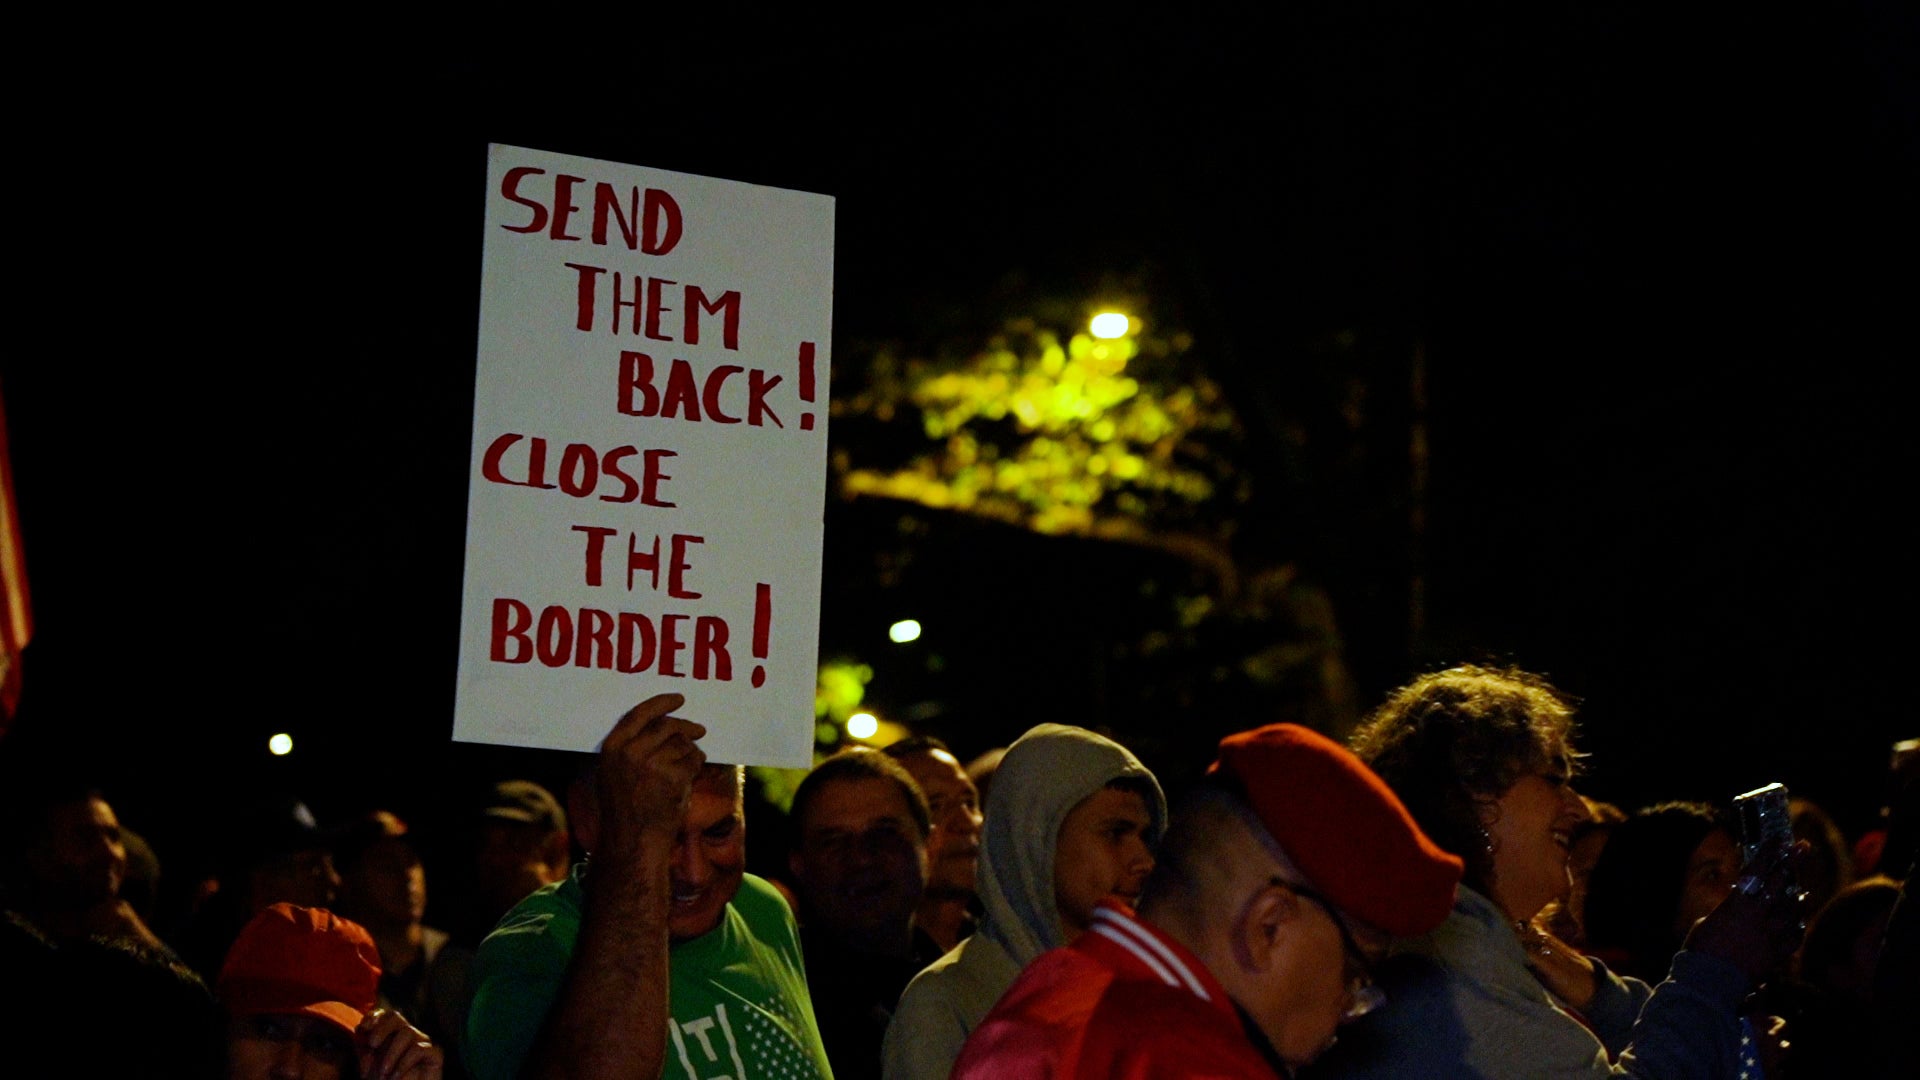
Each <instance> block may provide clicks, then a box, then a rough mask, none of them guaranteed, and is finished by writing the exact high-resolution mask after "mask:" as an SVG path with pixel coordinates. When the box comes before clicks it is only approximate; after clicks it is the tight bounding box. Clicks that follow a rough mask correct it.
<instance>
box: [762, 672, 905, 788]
mask: <svg viewBox="0 0 1920 1080" xmlns="http://www.w3.org/2000/svg"><path fill="white" fill-rule="evenodd" d="M872 681H873V668H872V667H871V666H869V665H867V664H861V663H855V662H853V661H848V660H827V661H823V662H822V663H821V664H820V671H819V675H818V676H817V678H816V680H815V682H814V687H813V717H814V721H815V724H814V736H813V760H814V764H816V765H817V764H819V763H820V760H821V759H822V758H824V757H826V756H827V755H828V754H831V753H833V752H834V751H835V750H836V749H838V748H839V744H840V742H841V733H842V731H843V729H844V725H845V724H846V722H847V717H849V716H852V715H853V713H854V710H856V709H858V708H859V707H860V702H861V701H862V700H863V699H864V698H865V697H866V696H867V684H868V683H869V682H872ZM892 726H894V725H885V727H892ZM883 734H884V732H883ZM896 737H897V736H896ZM885 741H886V742H891V741H893V740H892V739H887V740H885ZM747 771H748V772H749V773H751V774H752V775H753V778H754V779H755V780H757V781H759V783H760V794H761V797H762V798H764V799H765V800H766V801H767V802H769V803H771V804H773V805H774V806H777V807H779V808H780V810H781V812H782V813H785V812H786V811H787V810H788V809H790V808H791V807H792V806H793V793H794V792H795V791H797V790H798V789H799V787H800V781H801V779H802V778H804V777H805V776H806V775H807V771H808V770H806V769H776V768H772V767H771V766H766V765H755V766H753V767H752V768H750V769H748V770H747Z"/></svg>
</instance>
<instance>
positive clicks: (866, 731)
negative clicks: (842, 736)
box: [847, 712, 880, 739]
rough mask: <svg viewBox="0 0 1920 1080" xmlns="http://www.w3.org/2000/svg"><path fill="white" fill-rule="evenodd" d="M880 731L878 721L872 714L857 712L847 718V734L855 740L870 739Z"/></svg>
mask: <svg viewBox="0 0 1920 1080" xmlns="http://www.w3.org/2000/svg"><path fill="white" fill-rule="evenodd" d="M879 730H880V720H879V718H878V717H876V716H874V715H873V714H872V713H866V712H857V713H854V714H853V715H852V716H849V717H847V734H849V735H851V736H853V737H854V738H856V739H871V738H873V736H874V733H875V732H877V731H879Z"/></svg>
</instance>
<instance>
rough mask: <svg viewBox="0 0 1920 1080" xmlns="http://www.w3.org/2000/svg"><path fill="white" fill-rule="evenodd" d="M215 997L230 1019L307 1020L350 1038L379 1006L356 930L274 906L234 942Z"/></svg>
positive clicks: (362, 935)
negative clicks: (264, 1016) (279, 1017)
mask: <svg viewBox="0 0 1920 1080" xmlns="http://www.w3.org/2000/svg"><path fill="white" fill-rule="evenodd" d="M218 991H219V997H220V1001H221V1003H222V1004H224V1005H225V1006H226V1007H227V1011H228V1012H230V1013H232V1014H233V1015H235V1016H254V1015H258V1014H261V1013H272V1014H279V1015H290V1016H314V1017H319V1018H320V1019H322V1020H329V1021H332V1022H333V1023H335V1024H338V1025H339V1026H341V1027H343V1028H345V1029H346V1030H347V1031H348V1032H349V1033H351V1032H352V1031H353V1030H354V1029H355V1028H357V1027H359V1026H360V1020H361V1018H362V1017H364V1016H365V1015H366V1014H367V1013H369V1012H372V1011H373V1008H374V1005H375V1003H376V1002H377V1001H378V1000H379V996H380V951H379V949H377V948H375V947H374V944H373V936H372V935H371V934H368V933H367V931H366V928H364V927H362V926H361V925H360V924H359V923H357V922H353V921H352V920H350V919H343V918H341V917H340V916H338V915H335V914H334V913H333V912H331V911H326V910H324V909H321V908H307V907H299V906H297V905H294V904H274V905H273V906H272V907H269V908H267V909H266V910H264V911H262V912H260V914H258V915H255V916H254V917H253V921H252V922H249V923H248V924H247V925H246V927H245V928H244V929H242V930H241V931H240V936H239V937H238V938H236V939H234V942H233V947H232V948H231V949H228V950H227V960H226V963H225V964H223V965H221V968H220V981H219V986H218Z"/></svg>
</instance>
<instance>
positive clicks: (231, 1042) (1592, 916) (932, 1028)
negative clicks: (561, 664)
mask: <svg viewBox="0 0 1920 1080" xmlns="http://www.w3.org/2000/svg"><path fill="white" fill-rule="evenodd" d="M683 704H684V702H683V700H682V699H681V698H680V697H679V696H678V695H673V694H665V695H659V696H656V697H652V698H649V699H648V700H646V701H644V702H641V703H640V704H639V705H637V706H635V707H634V708H633V709H632V710H631V711H630V712H628V713H627V714H626V715H625V716H623V717H622V718H621V719H620V720H619V721H618V723H617V724H615V725H614V726H613V728H612V729H611V731H610V732H609V733H608V734H607V736H606V738H605V740H604V742H603V743H602V746H601V748H600V751H599V753H598V754H596V755H593V756H591V757H590V758H588V759H586V760H583V762H582V764H581V767H580V769H579V772H578V775H577V776H576V778H575V779H574V781H573V783H571V784H570V785H568V787H567V790H566V791H565V793H564V807H563V805H562V799H560V798H556V797H555V796H554V795H553V794H552V793H550V792H549V791H548V790H547V789H545V788H543V787H541V786H540V785H538V784H534V783H532V782H529V781H524V780H510V781H503V782H501V783H499V784H496V785H494V786H493V787H492V788H491V790H490V793H489V797H488V799H487V800H486V803H485V805H484V806H482V807H481V808H479V810H478V812H477V814H476V815H475V816H474V818H475V820H474V822H473V837H472V843H471V844H470V845H469V846H468V847H467V848H465V849H463V850H464V851H465V852H466V854H467V855H468V856H470V866H468V867H467V869H468V871H469V872H470V877H471V885H470V887H469V888H468V890H467V895H466V896H465V897H464V899H465V900H466V904H465V911H466V915H465V916H464V917H463V919H462V925H456V926H449V927H447V928H446V929H444V930H442V929H438V928H435V927H431V926H428V925H426V924H425V923H424V921H423V920H424V918H425V914H426V899H427V898H426V873H425V868H424V866H423V863H422V860H421V857H420V854H419V851H418V849H417V848H416V846H415V839H416V838H415V837H414V836H412V835H411V833H410V832H409V829H408V826H407V824H406V823H405V822H404V821H402V820H401V819H400V818H398V817H396V816H395V815H394V814H392V813H389V812H385V811H376V812H373V813H370V814H368V815H366V816H365V817H363V818H360V819H358V820H355V821H352V822H348V823H345V824H344V825H342V826H338V827H334V828H322V827H321V826H320V823H318V822H317V821H315V820H313V818H312V816H311V815H310V814H306V813H304V810H303V808H301V807H299V806H298V805H297V804H295V805H293V806H292V807H291V808H290V809H289V811H288V813H286V814H284V815H260V816H258V817H257V818H255V819H252V820H249V821H247V822H245V823H244V829H243V831H244V832H245V834H246V835H244V836H240V837H236V838H235V840H234V842H233V843H232V844H231V845H230V850H231V856H232V857H231V859H230V865H227V866H224V867H222V868H221V870H220V872H219V873H218V875H216V876H215V878H213V879H211V880H210V881H209V882H208V884H207V886H206V888H205V889H204V890H203V893H204V895H201V896H199V897H197V902H196V903H195V904H194V906H193V909H192V911H191V916H190V917H189V918H187V919H185V920H183V921H182V922H181V924H180V925H179V926H177V927H176V926H162V927H159V928H158V929H156V927H155V926H154V925H152V923H153V921H154V919H153V916H152V913H151V909H150V907H148V905H146V904H144V903H143V902H142V900H141V885H140V882H141V880H142V878H143V876H144V877H146V878H147V880H150V879H151V875H150V873H148V874H145V875H143V872H142V866H143V865H144V864H148V863H150V862H151V861H152V858H153V856H152V854H151V852H146V851H143V850H142V847H143V845H141V844H140V843H139V841H138V839H137V838H136V837H134V835H133V834H132V833H130V832H128V831H127V830H125V829H123V827H122V826H121V824H120V822H119V820H118V818H117V817H116V814H115V809H114V807H113V806H112V805H111V803H110V802H109V800H108V798H107V797H106V796H105V795H104V794H103V793H102V792H100V791H98V790H95V789H92V788H88V787H85V786H70V785H62V784H55V783H48V784H42V785H32V784H24V785H16V786H15V788H16V789H15V790H11V791H9V792H7V805H6V808H5V814H6V816H5V820H4V848H3V850H0V854H3V855H4V861H3V862H0V871H4V873H3V875H0V882H3V883H4V889H5V892H4V894H0V898H3V899H4V902H5V908H6V911H7V918H6V920H5V922H4V924H0V925H4V946H3V948H4V957H5V961H4V963H5V966H6V970H7V971H8V972H9V973H11V974H13V975H14V976H15V978H16V979H18V980H19V981H20V985H23V986H27V987H36V988H41V989H42V990H43V992H42V993H39V994H37V995H36V996H35V997H34V999H33V1001H32V1002H30V1003H29V1004H27V1005H26V1006H24V1007H22V1008H17V1009H14V1010H12V1011H13V1013H14V1016H13V1019H14V1020H15V1021H16V1022H18V1023H20V1024H21V1026H22V1027H21V1029H22V1030H23V1031H31V1032H33V1033H34V1035H35V1041H36V1043H38V1044H40V1045H49V1046H57V1047H60V1048H62V1049H61V1054H62V1056H63V1064H62V1065H61V1067H60V1069H59V1071H61V1072H63V1073H72V1074H76V1075H95V1074H101V1075H104V1074H106V1073H108V1072H112V1073H115V1074H122V1075H124V1074H132V1075H156V1076H158V1075H180V1076H219V1075H226V1076H229V1077H233V1078H236V1080H240V1078H245V1080H263V1078H269V1077H272V1078H302V1080H334V1078H342V1077H344V1078H353V1077H359V1078H362V1080H439V1078H441V1077H443V1076H445V1077H463V1078H464V1077H472V1078H474V1080H508V1078H513V1077H593V1078H635V1080H654V1078H657V1077H676V1078H677V1077H685V1078H686V1080H715V1078H718V1077H730V1078H734V1080H748V1078H760V1077H770V1078H782V1080H803V1078H808V1077H818V1078H821V1080H829V1078H831V1077H834V1076H838V1077H840V1078H841V1080H858V1078H861V1077H873V1078H886V1080H932V1078H936V1077H949V1076H951V1077H956V1078H964V1080H976V1078H978V1080H984V1078H989V1077H1003V1076H1008V1077H1088V1078H1091V1077H1130V1078H1134V1077H1137V1078H1146V1077H1163V1076H1164V1077H1255V1078H1258V1077H1295V1076H1304V1077H1327V1078H1333V1080H1340V1078H1374V1077H1485V1078H1516V1080H1517V1078H1532V1077H1562V1076H1583V1077H1584V1076H1596V1077H1598V1076H1633V1077H1658V1078H1674V1080H1685V1078H1709V1077H1711V1078H1726V1080H1733V1078H1736V1077H1738V1078H1748V1077H1753V1078H1758V1077H1768V1078H1773V1080H1781V1078H1788V1080H1799V1078H1805V1077H1841V1076H1845V1077H1863V1076H1880V1075H1885V1076H1910V1075H1912V1074H1913V1069H1914V1068H1915V1064H1914V1063H1915V1062H1916V1061H1917V1060H1920V1057H1916V1056H1915V1055H1914V1053H1913V1051H1912V1049H1911V1044H1912V1041H1913V1035H1912V1031H1913V1024H1912V1023H1911V1021H1912V1020H1913V1018H1914V1017H1916V1016H1920V962H1916V961H1920V931H1917V930H1916V920H1915V916H1914V911H1913V906H1912V904H1911V903H1909V902H1908V898H1907V897H1906V895H1905V882H1906V880H1907V876H1908V874H1909V873H1910V872H1911V870H1912V867H1913V862H1914V851H1915V844H1914V839H1915V837H1914V828H1913V822H1912V820H1911V811H1912V805H1911V803H1912V798H1913V791H1914V788H1913V785H1912V782H1911V775H1910V774H1911V772H1912V771H1913V770H1912V768H1911V767H1909V768H1908V769H1907V770H1906V774H1905V775H1904V776H1903V778H1902V782H1903V783H1904V787H1902V786H1899V784H1896V787H1895V790H1896V792H1897V793H1898V796H1897V797H1896V798H1895V800H1894V803H1893V805H1892V807H1891V816H1890V820H1889V822H1888V824H1887V826H1886V829H1885V831H1884V833H1882V834H1879V835H1877V836H1875V837H1874V838H1872V839H1871V840H1869V841H1868V842H1865V843H1862V844H1859V845H1849V844H1848V843H1847V841H1846V839H1845V838H1844V837H1843V836H1841V835H1840V833H1839V830H1838V829H1837V828H1836V827H1835V826H1834V824H1833V823H1832V822H1831V821H1830V820H1828V819H1826V818H1825V816H1824V815H1823V814H1821V813H1820V811H1819V809H1818V807H1816V806H1813V805H1812V804H1810V803H1805V802H1804V801H1802V802H1798V803H1796V805H1795V807H1794V812H1793V822H1794V826H1795V832H1796V834H1798V835H1800V836H1801V837H1802V839H1801V840H1798V841H1796V842H1793V843H1791V844H1789V843H1787V842H1786V841H1784V840H1781V839H1779V838H1774V839H1772V840H1769V841H1766V842H1760V841H1758V840H1756V839H1755V838H1753V837H1750V836H1747V835H1744V834H1743V833H1742V831H1741V829H1740V827H1739V826H1738V825H1737V824H1736V823H1734V822H1732V821H1730V820H1729V819H1728V818H1727V816H1726V812H1725V810H1724V809H1717V808H1714V807H1709V806H1704V805H1699V804H1691V803H1663V804H1660V805H1655V806H1650V807H1647V808H1645V809H1642V810H1638V811H1635V812H1632V813H1628V812H1625V811H1623V810H1622V809H1621V808H1618V807H1613V806H1609V805H1606V804H1604V803H1596V802H1593V801H1591V800H1589V799H1587V798H1584V797H1583V796H1582V795H1580V794H1579V792H1578V790H1577V788H1578V782H1579V770H1580V762H1581V754H1580V752H1579V750H1578V747H1577V745H1576V743H1575V725H1574V716H1573V711H1572V708H1571V707H1570V705H1569V704H1568V702H1567V700H1566V699H1565V698H1564V697H1563V696H1562V695H1561V694H1559V693H1558V692H1557V691H1556V690H1555V689H1554V688H1553V687H1552V686H1551V685H1549V684H1548V683H1547V682H1545V681H1544V680H1542V679H1540V678H1538V677H1536V676H1533V675H1530V674H1528V673H1526V672H1523V671H1519V670H1514V669H1490V668H1480V667H1461V668H1453V669H1449V670H1445V671H1439V672H1435V673H1432V674H1429V675H1425V676H1422V677H1420V678H1418V679H1416V680H1415V681H1414V682H1412V683H1411V684H1409V685H1408V686H1406V687H1403V688H1401V689H1400V690H1398V691H1396V692H1395V693H1394V694H1392V695H1391V696H1390V697H1389V698H1388V700H1387V701H1386V702H1385V703H1384V704H1383V705H1382V706H1381V707H1380V708H1379V709H1378V710H1376V711H1375V712H1374V714H1373V715H1372V716H1371V717H1370V718H1369V719H1368V720H1367V721H1366V722H1365V723H1364V724H1363V725H1362V726H1361V727H1360V728H1359V729H1358V730H1357V731H1356V732H1355V734H1354V736H1353V738H1352V739H1351V740H1350V742H1349V743H1347V744H1345V745H1343V744H1340V743H1336V742H1335V741H1333V740H1331V739H1329V738H1327V737H1326V736H1324V735H1322V734H1318V733H1316V732H1314V731H1311V730H1308V729H1306V728H1303V727H1300V726H1297V725H1293V724H1266V725H1262V726H1254V727H1250V728H1249V729H1248V730H1245V731H1241V732H1239V733H1237V734H1233V735H1230V736H1228V737H1227V738H1225V739H1223V740H1221V741H1220V743H1219V746H1218V749H1217V753H1216V755H1215V757H1214V761H1213V764H1212V765H1211V766H1210V767H1209V768H1208V770H1207V771H1206V773H1205V775H1204V776H1200V777H1181V778H1177V779H1178V781H1179V783H1177V784H1175V785H1173V786H1174V787H1175V789H1176V790H1178V791H1181V792H1183V794H1182V796H1181V797H1180V798H1179V799H1177V800H1175V802H1174V803H1173V804H1172V805H1169V801H1168V798H1167V795H1166V793H1165V789H1164V788H1163V786H1162V781H1161V779H1160V778H1158V777H1156V776H1155V775H1154V773H1153V772H1152V771H1150V770H1149V769H1148V768H1147V766H1146V765H1144V764H1143V763H1142V762H1141V761H1140V760H1139V759H1138V758H1137V757H1136V756H1135V755H1134V754H1133V753H1132V752H1130V751H1129V750H1128V749H1127V748H1126V747H1124V746H1122V745H1120V744H1119V743H1117V742H1115V741H1113V740H1112V739H1110V738H1108V737H1105V736H1103V735H1101V734H1098V733H1095V732H1092V731H1088V730H1085V729H1083V728H1079V727H1073V726H1069V725H1064V724H1041V725H1039V726H1038V727H1035V728H1033V729H1032V730H1030V731H1028V732H1027V733H1026V734H1025V735H1024V736H1022V737H1021V738H1020V739H1019V740H1017V741H1016V742H1014V743H1013V744H1012V745H1011V746H1009V747H1007V748H1005V749H1004V751H1003V752H996V753H995V754H993V755H990V756H988V757H986V758H984V759H983V760H982V761H980V762H976V763H975V765H974V766H972V767H968V766H966V765H963V763H962V762H961V761H960V760H959V759H958V758H957V757H956V756H955V755H954V754H953V753H952V752H951V751H950V750H949V749H948V748H947V747H946V746H944V745H942V744H941V743H939V742H938V741H936V740H932V739H924V738H916V739H910V740H907V741H904V742H899V743H895V744H893V745H891V746H888V747H886V748H884V749H870V748H866V747H854V748H851V749H847V750H843V751H841V752H840V753H837V754H835V755H833V756H831V757H828V758H826V759H825V760H823V761H821V762H820V763H819V764H818V765H817V766H816V767H815V768H814V769H813V770H812V771H811V772H810V773H808V774H807V776H806V777H805V779H804V780H803V781H802V782H801V783H800V785H799V787H798V789H797V791H796V793H795V794H794V797H793V802H792V807H791V811H790V815H789V819H790V826H791V827H790V830H789V832H790V836H791V841H790V844H789V845H788V850H787V852H786V867H785V868H786V871H787V872H786V873H785V874H784V875H783V876H777V877H776V878H763V877H761V876H758V875H755V874H751V873H748V872H747V870H746V863H747V859H746V828H747V814H746V785H745V780H744V776H743V771H742V769H741V768H739V767H738V766H735V765H728V764H720V763H715V762H709V761H707V760H706V757H705V755H704V753H703V752H702V750H701V748H700V738H701V736H702V735H703V734H704V731H703V729H702V728H701V727H700V726H699V725H698V724H695V723H692V722H690V721H687V720H684V719H681V718H679V717H676V716H675V715H674V713H675V711H676V710H678V709H679V708H680V707H681V706H682V705H683ZM1909 765H1911V763H1909ZM989 794H990V796H991V798H986V797H985V796H987V795H989ZM576 850H578V851H580V852H584V857H583V858H580V859H579V860H578V861H574V857H573V852H574V851H576ZM1866 860H1871V861H1873V862H1875V863H1877V865H1875V866H1861V865H1857V863H1858V862H1859V861H1866Z"/></svg>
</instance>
